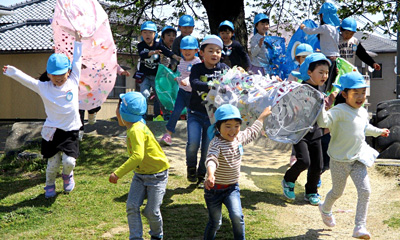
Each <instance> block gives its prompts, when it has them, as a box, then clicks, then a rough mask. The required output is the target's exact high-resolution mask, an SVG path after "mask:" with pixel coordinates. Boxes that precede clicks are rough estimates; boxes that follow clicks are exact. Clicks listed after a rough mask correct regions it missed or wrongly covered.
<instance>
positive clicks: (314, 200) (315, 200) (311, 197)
mask: <svg viewBox="0 0 400 240" xmlns="http://www.w3.org/2000/svg"><path fill="white" fill-rule="evenodd" d="M304 200H306V201H307V202H310V204H311V205H314V206H317V205H318V204H319V202H321V196H320V195H319V194H318V193H309V194H306V195H305V196H304Z"/></svg>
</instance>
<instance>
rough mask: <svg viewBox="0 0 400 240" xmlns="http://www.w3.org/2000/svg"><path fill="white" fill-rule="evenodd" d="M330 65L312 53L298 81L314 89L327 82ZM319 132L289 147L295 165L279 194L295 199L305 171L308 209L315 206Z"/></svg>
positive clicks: (303, 65)
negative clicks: (299, 179) (291, 149)
mask: <svg viewBox="0 0 400 240" xmlns="http://www.w3.org/2000/svg"><path fill="white" fill-rule="evenodd" d="M330 64H331V63H330V61H329V60H328V59H327V58H326V57H325V55H324V54H322V53H313V54H310V55H308V56H307V57H306V59H305V60H304V62H303V63H302V64H301V66H300V75H298V77H299V78H300V79H301V80H303V81H305V82H304V83H305V84H309V85H310V86H312V87H313V88H315V89H317V90H318V89H319V87H321V86H323V85H324V83H325V82H326V80H327V79H328V73H329V67H330ZM322 135H323V130H322V129H321V128H319V127H318V125H317V124H315V125H314V126H313V129H312V130H311V131H310V132H309V133H307V134H306V135H305V136H304V138H303V139H301V140H300V142H298V143H297V144H295V145H293V146H294V149H295V151H296V158H297V161H296V163H295V164H293V166H291V167H290V168H289V169H288V170H287V171H286V173H285V176H284V178H283V180H282V187H283V194H284V195H285V197H287V198H288V199H290V200H294V199H295V198H296V196H295V193H294V186H295V182H296V180H297V178H298V176H299V175H300V173H301V172H303V171H304V170H307V169H308V174H307V183H306V185H305V190H306V191H305V196H304V200H306V201H307V202H310V204H311V205H318V204H319V202H320V200H321V199H320V196H319V194H318V190H317V185H318V182H319V178H320V174H321V169H322V147H321V137H322Z"/></svg>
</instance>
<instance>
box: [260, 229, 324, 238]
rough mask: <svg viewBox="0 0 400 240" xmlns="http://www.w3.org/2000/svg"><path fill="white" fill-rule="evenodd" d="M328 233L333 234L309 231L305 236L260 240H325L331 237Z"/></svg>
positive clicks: (322, 230)
mask: <svg viewBox="0 0 400 240" xmlns="http://www.w3.org/2000/svg"><path fill="white" fill-rule="evenodd" d="M328 232H331V230H329V229H308V231H307V232H306V233H305V234H302V235H298V236H292V237H285V238H261V239H260V240H275V239H276V240H278V239H280V240H300V239H304V240H317V239H323V237H326V236H331V235H330V234H329V233H328Z"/></svg>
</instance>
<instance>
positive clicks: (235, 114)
mask: <svg viewBox="0 0 400 240" xmlns="http://www.w3.org/2000/svg"><path fill="white" fill-rule="evenodd" d="M214 117H215V121H216V122H218V121H222V120H228V119H240V120H242V115H241V114H240V111H239V109H238V108H237V107H235V106H233V105H231V104H223V105H221V106H220V107H219V108H217V110H216V111H215V113H214ZM215 133H216V128H215V123H214V124H213V125H211V126H210V127H208V129H207V135H208V138H210V139H213V138H214V136H215Z"/></svg>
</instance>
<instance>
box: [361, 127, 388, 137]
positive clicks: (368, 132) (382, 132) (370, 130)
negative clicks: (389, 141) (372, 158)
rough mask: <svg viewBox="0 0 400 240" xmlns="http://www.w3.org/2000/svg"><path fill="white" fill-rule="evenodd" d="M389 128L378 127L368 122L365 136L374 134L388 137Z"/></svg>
mask: <svg viewBox="0 0 400 240" xmlns="http://www.w3.org/2000/svg"><path fill="white" fill-rule="evenodd" d="M389 133H390V131H389V129H387V128H377V127H375V126H373V125H371V124H368V125H367V127H366V129H365V136H373V137H379V136H382V137H388V136H389Z"/></svg>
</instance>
